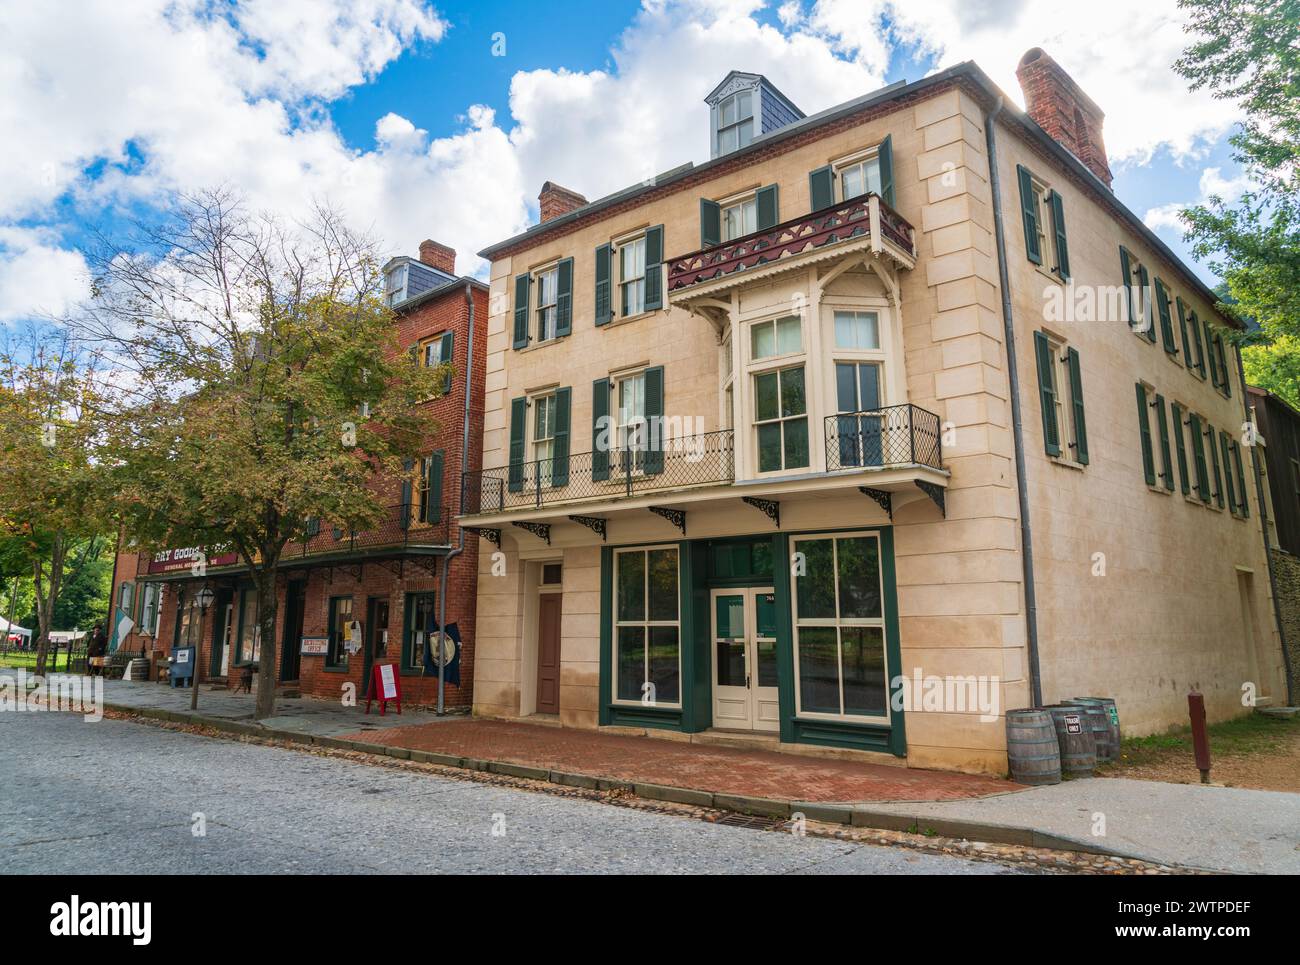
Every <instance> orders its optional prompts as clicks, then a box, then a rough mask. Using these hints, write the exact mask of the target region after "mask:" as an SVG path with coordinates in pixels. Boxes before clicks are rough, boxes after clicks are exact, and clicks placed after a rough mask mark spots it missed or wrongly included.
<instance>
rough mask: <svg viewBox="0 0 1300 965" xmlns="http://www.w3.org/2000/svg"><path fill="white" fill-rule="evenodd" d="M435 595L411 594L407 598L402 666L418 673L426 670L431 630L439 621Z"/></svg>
mask: <svg viewBox="0 0 1300 965" xmlns="http://www.w3.org/2000/svg"><path fill="white" fill-rule="evenodd" d="M435 602H436V601H435V595H434V594H433V593H410V594H407V597H406V640H405V641H404V644H403V647H402V666H403V668H404V669H406V670H410V671H414V672H416V673H418V672H420V671H421V670H423V669H424V651H425V648H426V647H427V646H428V645H429V628H430V627H432V626H433V625H434V623H435V622H436V620H437V615H436V614H437V610H436V608H435V606H434V604H435Z"/></svg>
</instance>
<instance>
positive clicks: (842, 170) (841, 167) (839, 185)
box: [831, 144, 880, 204]
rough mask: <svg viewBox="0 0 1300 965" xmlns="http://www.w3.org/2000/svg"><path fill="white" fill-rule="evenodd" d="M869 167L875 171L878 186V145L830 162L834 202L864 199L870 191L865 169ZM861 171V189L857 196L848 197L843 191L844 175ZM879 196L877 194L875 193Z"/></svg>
mask: <svg viewBox="0 0 1300 965" xmlns="http://www.w3.org/2000/svg"><path fill="white" fill-rule="evenodd" d="M871 166H874V167H875V170H876V184H877V185H880V145H879V144H876V145H873V146H871V147H869V148H867V149H866V150H863V151H858V152H856V153H854V154H850V155H848V156H847V157H842V158H839V159H838V160H835V161H832V162H831V170H832V171H834V172H835V196H836V200H837V201H838V202H839V203H840V204H843V203H844V202H846V201H852V200H854V199H855V198H862V197H865V196H866V195H867V194H868V193H869V192H870V191H871V188H870V178H869V177H868V176H867V169H868V168H869V167H871ZM857 169H861V170H862V187H863V190H862V191H861V193H859V194H853V195H849V194H847V193H846V191H845V187H844V182H845V175H846V174H847V173H848V172H850V171H853V170H857ZM877 194H879V192H877Z"/></svg>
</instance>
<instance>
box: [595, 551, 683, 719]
mask: <svg viewBox="0 0 1300 965" xmlns="http://www.w3.org/2000/svg"><path fill="white" fill-rule="evenodd" d="M655 550H672V551H673V554H674V557H673V558H674V560H675V562H676V564H677V569H676V579H675V582H676V585H677V619H676V620H651V619H650V552H651V551H655ZM630 553H640V554H642V555H644V556H645V561H646V562H645V585H644V593H645V596H644V600H645V618H644V619H642V620H620V619H619V616H618V566H619V560H620V559H621V558H622V557H623V556H625V555H627V554H630ZM612 575H613V580H612V581H611V584H610V619H611V620H612V623H613V625H612V629H611V632H610V635H609V645H610V649H611V652H610V699H611V701H612V702H613V703H615V704H619V705H621V706H624V707H636V706H643V705H642V704H641V701H640V699H639V698H638V699H637V700H628V699H626V698H620V697H619V696H618V631H619V628H620V627H644V628H645V644H644V645H645V655H644V657H643V660H644V671H645V673H648V672H649V670H650V628H651V627H676V628H677V700H676V701H675V702H667V701H662V700H658V699H656V700H655V702H654V704H653V705H651V706H654V707H665V708H668V709H680V708H681V706H682V552H681V547H680V546H678V545H677V544H676V543H654V544H646V545H644V546H623V547H619V548H618V549H616V550H614V559H613V574H612ZM645 683H646V679H645V677H644V676H643V677H642V680H641V686H644V685H645ZM640 692H642V691H641V689H640V687H638V693H640Z"/></svg>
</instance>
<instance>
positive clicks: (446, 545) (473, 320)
mask: <svg viewBox="0 0 1300 965" xmlns="http://www.w3.org/2000/svg"><path fill="white" fill-rule="evenodd" d="M455 257H456V256H455V252H454V251H453V250H452V249H451V248H448V247H446V246H445V245H441V244H438V243H437V242H434V241H425V242H423V243H422V244H421V245H420V255H419V258H408V257H399V258H394V259H392V260H391V261H390V262H389V263H388V264H387V265H385V266H384V271H385V275H386V279H387V288H386V298H387V300H388V303H389V305H390V306H391V307H392V309H393V312H394V323H395V324H396V325H397V326H398V332H399V339H400V342H401V344H403V345H407V346H409V347H410V349H411V351H413V352H416V353H418V357H419V358H420V359H421V360H422V361H423V362H424V363H425V364H427V365H429V366H437V365H440V364H442V363H444V362H450V363H451V370H450V373H449V375H448V377H447V382H446V384H445V386H444V391H443V393H442V394H441V395H440V396H438V397H437V398H435V399H433V400H431V401H429V402H427V403H425V405H427V406H428V407H429V408H430V410H431V415H432V417H433V419H434V420H435V424H436V426H437V429H436V432H435V433H434V435H433V436H432V437H431V438H429V439H428V440H427V442H426V446H425V449H424V452H425V455H424V457H423V458H421V459H420V461H419V463H418V464H414V463H413V464H412V465H411V466H410V467H409V468H410V476H409V477H405V478H397V479H385V480H381V481H379V482H378V483H377V484H376V490H377V492H378V494H379V496H380V498H381V500H382V501H383V502H384V503H385V504H386V507H387V508H386V512H385V515H384V517H383V519H382V520H381V521H380V522H379V523H378V524H377V525H376V526H375V527H374V528H373V529H372V530H368V531H364V532H345V531H344V530H342V529H340V528H337V527H334V526H332V525H331V523H330V521H329V520H320V521H313V523H312V524H311V525H310V527H309V529H308V533H307V534H305V537H304V539H303V541H301V542H297V543H291V544H290V545H289V546H288V547H287V548H286V550H285V554H284V557H283V560H282V563H281V572H280V589H279V606H278V616H277V626H276V644H277V647H276V653H277V660H278V662H279V667H278V669H277V674H276V678H277V680H278V681H279V683H280V684H281V685H282V686H283V687H284V689H285V690H286V692H291V691H301V692H302V693H305V694H311V695H314V696H319V697H327V698H328V697H338V696H339V695H340V694H341V693H342V691H343V687H344V685H345V684H347V683H351V684H354V685H355V686H356V692H357V694H359V695H364V694H365V691H366V681H367V680H368V679H369V670H370V667H371V666H372V665H373V663H375V662H376V661H378V662H386V663H394V664H396V665H398V667H399V668H400V671H401V676H402V692H403V698H404V699H405V700H406V701H407V702H409V703H411V704H413V705H415V704H428V705H433V704H435V703H436V701H437V677H436V673H430V672H429V671H428V669H427V664H428V662H427V661H426V660H425V652H426V649H427V647H428V646H429V645H430V642H431V638H430V635H429V632H430V630H431V629H432V628H433V627H434V626H436V624H437V621H438V619H439V614H440V608H441V605H442V601H440V600H439V598H438V595H439V592H440V588H441V586H442V585H443V580H444V576H445V583H446V588H447V591H446V601H445V609H446V622H447V624H448V626H449V627H450V626H451V625H452V624H454V625H455V626H456V628H457V629H458V631H459V634H460V638H461V647H460V656H459V663H458V666H457V669H458V671H459V679H460V684H459V686H455V685H452V684H450V683H449V684H448V685H447V686H446V688H445V704H446V706H447V707H449V708H468V707H469V706H470V705H471V702H472V694H473V689H472V680H473V671H474V628H475V609H476V598H475V582H476V572H477V568H478V553H479V541H478V540H477V539H467V538H462V537H461V534H460V531H459V527H458V526H457V524H456V520H455V517H456V515H457V513H458V505H457V503H458V499H459V492H460V489H459V480H460V478H461V474H462V472H464V471H473V470H476V469H478V468H479V466H480V465H481V456H482V424H483V380H484V360H485V351H484V349H485V342H484V339H483V337H482V332H483V325H484V320H485V319H486V318H487V287H486V286H485V285H483V284H482V283H481V282H479V281H476V280H474V279H472V278H468V277H458V276H457V275H456V273H455ZM475 325H477V327H478V333H477V335H476V334H475V333H474V326H475ZM471 351H472V353H473V358H472V359H471V358H470V353H471ZM467 393H468V405H467ZM466 420H468V431H467V432H466ZM466 439H467V440H468V445H467V446H466V442H465V440H466ZM197 554H198V549H197V548H188V549H182V548H177V549H171V550H166V551H163V552H161V553H157V554H136V553H133V552H130V551H129V550H124V551H122V552H120V553H119V555H118V558H117V563H116V571H115V576H114V599H113V617H112V620H111V621H110V627H111V631H112V632H111V646H112V648H113V649H117V648H119V647H122V648H125V649H126V650H127V651H143V652H145V653H151V654H153V655H154V657H155V663H156V662H157V661H158V660H162V659H164V658H165V657H166V656H167V655H168V654H169V653H170V652H171V651H172V649H173V648H175V647H176V646H181V645H186V644H193V645H197V646H198V648H199V651H198V665H199V671H200V680H204V681H208V680H211V681H224V682H225V683H226V684H227V685H228V686H230V687H235V686H237V685H238V684H239V682H240V679H241V677H243V676H244V675H245V673H244V671H245V669H246V668H248V667H249V666H250V665H251V664H252V663H253V662H254V661H256V660H257V658H258V656H259V654H260V651H261V641H260V639H259V636H260V635H259V632H258V629H257V620H256V592H255V591H254V588H253V584H252V582H251V580H249V579H247V577H246V575H245V573H244V567H243V566H242V565H241V564H240V563H239V561H238V560H237V559H235V558H234V557H233V556H214V557H212V558H210V559H207V560H206V572H205V574H204V575H202V576H199V575H195V573H194V569H195V568H194V567H193V565H192V564H193V563H194V561H195V559H196V557H197ZM444 570H445V573H444ZM205 586H206V587H207V588H208V589H210V590H211V591H212V593H213V600H212V603H211V605H210V606H209V607H208V608H207V609H206V610H203V609H201V608H200V606H199V605H198V603H197V602H196V601H197V600H198V598H199V597H198V594H199V591H200V589H202V588H203V587H205ZM124 617H127V618H129V619H130V621H131V623H130V624H127V623H124V621H123V618H124ZM358 624H359V626H357V625H358ZM127 627H130V630H129V632H122V631H123V630H124V629H126V628H127ZM304 640H305V641H306V643H305V645H304ZM317 651H319V652H317Z"/></svg>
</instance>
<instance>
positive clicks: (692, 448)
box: [461, 429, 736, 515]
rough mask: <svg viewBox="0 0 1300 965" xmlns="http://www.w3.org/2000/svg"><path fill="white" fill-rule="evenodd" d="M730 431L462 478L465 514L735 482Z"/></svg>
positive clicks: (581, 454)
mask: <svg viewBox="0 0 1300 965" xmlns="http://www.w3.org/2000/svg"><path fill="white" fill-rule="evenodd" d="M735 474H736V470H735V449H734V436H733V433H732V431H731V430H730V429H722V430H719V431H717V432H705V433H701V434H699V435H694V436H685V437H682V438H675V439H670V440H666V441H665V442H664V444H663V445H662V447H660V448H651V447H649V446H643V447H634V448H627V449H606V450H603V451H597V452H579V453H572V454H570V455H569V456H568V458H567V459H565V458H561V459H556V458H551V459H536V460H533V461H531V462H515V463H511V464H510V465H509V466H504V467H501V468H498V469H483V470H478V471H474V472H466V473H462V475H461V506H462V507H463V509H462V511H463V512H464V513H465V514H467V515H475V514H478V513H499V512H503V511H505V510H509V509H530V508H538V507H542V506H549V505H554V504H556V503H567V502H575V501H580V500H584V499H600V498H604V499H615V498H617V497H619V496H632V495H635V494H639V493H652V492H658V491H661V490H667V489H683V488H689V487H691V486H704V485H713V484H718V483H729V482H731V481H732V480H733V479H735Z"/></svg>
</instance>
